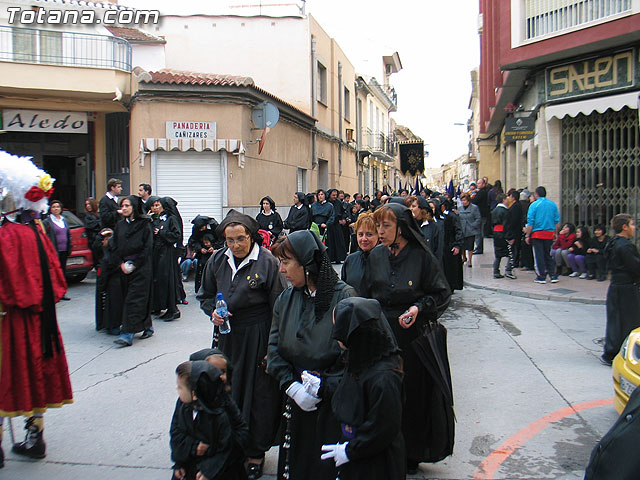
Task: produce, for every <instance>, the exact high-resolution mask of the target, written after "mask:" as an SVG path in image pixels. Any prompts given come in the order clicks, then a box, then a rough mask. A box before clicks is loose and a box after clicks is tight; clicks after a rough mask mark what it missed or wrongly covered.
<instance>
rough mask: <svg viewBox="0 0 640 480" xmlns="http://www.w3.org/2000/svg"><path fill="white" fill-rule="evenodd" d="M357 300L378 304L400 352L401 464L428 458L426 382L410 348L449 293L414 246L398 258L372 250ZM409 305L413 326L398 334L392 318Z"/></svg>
mask: <svg viewBox="0 0 640 480" xmlns="http://www.w3.org/2000/svg"><path fill="white" fill-rule="evenodd" d="M360 294H361V295H362V296H363V297H367V298H375V299H376V300H378V301H379V302H380V305H381V306H382V309H383V311H384V314H385V316H386V318H387V321H388V322H389V326H390V327H391V330H392V331H393V333H394V334H395V337H396V340H397V342H398V345H399V347H400V349H401V350H402V354H401V355H402V359H403V362H404V373H405V375H404V388H405V393H406V401H405V405H404V410H403V415H402V433H403V436H404V441H405V446H406V450H407V458H408V459H410V460H412V461H417V462H419V461H423V460H426V459H428V458H429V456H430V454H429V448H430V446H429V443H428V440H427V438H426V433H425V432H426V431H428V427H429V415H428V411H429V401H428V399H429V391H428V389H429V385H431V384H432V381H431V378H430V376H429V374H428V372H427V370H426V369H425V367H424V366H423V364H422V363H421V361H420V359H419V357H418V356H417V354H416V353H415V350H414V349H413V347H412V346H411V342H412V341H413V340H414V339H415V338H416V337H417V336H419V335H421V333H422V331H423V328H424V325H425V324H426V323H427V322H428V321H429V320H434V319H437V318H438V317H439V316H440V315H441V314H442V313H443V312H444V311H445V310H446V308H447V307H448V305H449V301H450V299H451V292H450V290H449V286H448V284H447V280H446V278H445V276H444V274H443V273H442V269H441V268H440V265H439V264H438V261H437V259H436V258H435V256H434V255H433V254H432V253H431V252H427V251H426V250H425V249H424V248H422V247H421V246H419V245H416V244H414V243H409V244H407V245H406V246H405V247H404V248H403V249H402V250H401V251H400V252H399V253H398V255H393V254H392V253H391V252H390V251H389V249H388V248H387V247H385V246H384V245H378V246H377V247H375V248H374V249H373V250H371V254H370V255H369V262H368V264H367V268H366V271H365V281H364V288H363V291H362V292H360ZM412 305H415V306H417V307H418V310H419V313H418V318H417V319H416V322H415V323H414V324H413V325H412V326H411V327H410V328H407V329H405V328H402V327H401V326H400V325H399V323H398V317H399V316H400V315H402V314H403V313H404V312H405V311H406V310H407V309H409V308H410V307H411V306H412Z"/></svg>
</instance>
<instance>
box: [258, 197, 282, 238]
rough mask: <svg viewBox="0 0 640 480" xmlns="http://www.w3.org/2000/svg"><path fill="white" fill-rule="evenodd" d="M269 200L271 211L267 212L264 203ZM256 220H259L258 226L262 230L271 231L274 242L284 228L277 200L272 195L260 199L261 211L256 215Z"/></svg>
mask: <svg viewBox="0 0 640 480" xmlns="http://www.w3.org/2000/svg"><path fill="white" fill-rule="evenodd" d="M265 202H267V203H268V204H269V213H266V211H265V209H264V203H265ZM256 221H257V222H258V226H259V227H260V228H261V229H262V230H266V231H267V232H269V233H271V241H272V243H273V242H275V241H276V240H277V238H278V237H279V236H280V233H281V232H282V229H283V228H284V225H283V223H282V218H281V217H280V214H279V213H278V212H277V211H276V202H274V201H273V199H272V198H271V197H268V196H267V197H262V199H261V200H260V213H258V215H257V216H256Z"/></svg>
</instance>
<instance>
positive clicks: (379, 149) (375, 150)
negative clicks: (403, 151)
mask: <svg viewBox="0 0 640 480" xmlns="http://www.w3.org/2000/svg"><path fill="white" fill-rule="evenodd" d="M361 141H362V143H361V146H360V149H361V150H367V151H369V152H371V153H372V154H384V155H388V156H389V157H393V156H394V155H395V153H396V142H395V140H394V139H393V138H390V137H388V136H387V135H385V134H384V133H380V132H378V133H375V132H373V131H371V130H370V129H368V128H363V129H362V132H361Z"/></svg>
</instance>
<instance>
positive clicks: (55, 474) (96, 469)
mask: <svg viewBox="0 0 640 480" xmlns="http://www.w3.org/2000/svg"><path fill="white" fill-rule="evenodd" d="M94 288H95V283H94V280H93V279H91V278H89V279H87V280H85V281H83V282H82V283H80V284H78V285H72V286H71V288H70V291H69V296H70V297H71V299H72V300H71V301H70V302H61V303H60V304H59V305H58V321H59V324H60V328H61V330H62V333H63V337H64V343H65V348H66V352H67V358H68V362H69V370H70V373H71V380H72V384H73V391H74V397H75V403H74V404H72V405H69V406H65V407H63V408H61V409H52V410H50V411H49V412H47V414H46V415H45V440H46V442H47V458H46V459H44V460H41V461H29V460H24V459H21V458H18V457H16V456H15V455H13V454H12V453H11V452H10V451H9V450H10V448H9V445H10V436H9V432H8V425H7V422H5V434H4V442H3V447H4V450H5V453H6V455H7V459H6V466H5V468H4V469H2V470H0V479H12V480H13V479H16V480H18V479H20V480H32V479H33V480H35V479H38V480H40V479H47V480H62V479H65V480H68V479H85V478H91V479H92V480H103V479H105V480H106V479H114V478H115V479H126V480H128V479H132V480H133V479H136V480H147V479H149V480H150V479H154V480H155V479H167V480H168V479H169V478H171V477H170V476H171V471H170V465H171V461H170V454H169V434H168V429H169V423H170V420H171V415H172V412H173V408H174V405H175V401H176V398H177V393H176V390H175V375H174V370H175V367H176V366H177V365H178V364H179V363H180V362H182V361H184V360H186V359H187V357H188V355H189V354H190V353H191V352H193V351H196V350H198V349H200V348H203V347H207V346H209V345H210V338H211V323H210V322H209V321H208V319H207V318H206V317H205V316H204V314H203V313H202V312H201V311H200V309H199V306H198V304H197V302H196V301H195V297H194V295H193V282H192V281H191V282H189V283H188V284H187V285H186V288H187V290H188V293H189V296H188V300H189V302H190V303H189V305H183V306H181V311H182V318H181V319H179V320H177V321H174V322H170V323H164V322H156V324H155V328H156V334H155V335H154V336H153V337H152V338H150V339H147V340H136V341H135V342H134V345H133V346H132V347H129V348H118V347H117V346H116V345H114V344H113V338H114V337H111V336H108V335H106V334H104V333H98V332H96V331H95V328H94V313H93V308H94V299H93V296H94ZM604 318H605V310H604V306H594V305H581V304H570V303H556V302H551V301H539V300H528V299H523V298H518V297H513V296H508V295H501V294H498V293H490V292H487V291H481V290H474V289H466V290H465V291H464V292H462V293H460V292H458V293H456V294H455V295H454V300H453V303H452V305H451V308H450V309H449V310H448V312H446V314H445V316H444V317H443V319H442V320H443V323H444V325H445V326H446V327H447V329H448V332H449V341H448V345H449V357H450V362H451V370H452V376H453V384H454V396H455V403H456V416H457V424H456V444H455V450H454V455H453V456H451V457H449V458H448V459H446V460H444V461H442V462H440V463H438V464H435V465H431V464H422V465H421V470H420V473H419V474H418V475H417V476H415V477H413V478H430V479H507V478H509V479H580V478H582V477H583V475H584V468H585V465H586V463H587V461H588V458H589V454H590V452H591V449H592V448H593V446H594V444H595V443H596V442H597V441H598V440H599V438H600V437H601V436H602V435H603V434H604V433H605V432H606V431H607V430H608V429H609V427H610V426H611V425H612V424H613V422H614V421H615V419H616V417H617V414H616V412H615V410H614V408H613V406H612V405H611V404H610V399H611V397H612V391H613V387H612V381H611V372H610V369H609V368H607V367H604V366H602V365H601V364H600V363H599V362H598V356H599V355H600V350H601V347H600V345H599V344H598V339H600V338H601V337H602V336H603V332H604ZM13 430H14V432H15V435H16V438H17V439H18V438H19V439H22V437H23V430H22V421H21V420H20V419H14V421H13ZM276 456H277V451H276V449H275V448H274V449H272V450H271V451H270V452H269V454H268V456H267V464H266V468H265V472H266V475H265V476H264V478H265V479H273V478H275V477H274V476H273V475H274V472H275V461H276Z"/></svg>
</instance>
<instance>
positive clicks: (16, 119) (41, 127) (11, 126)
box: [2, 108, 88, 133]
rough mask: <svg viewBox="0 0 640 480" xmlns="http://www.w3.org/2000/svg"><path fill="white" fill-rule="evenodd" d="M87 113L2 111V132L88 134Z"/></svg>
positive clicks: (6, 109)
mask: <svg viewBox="0 0 640 480" xmlns="http://www.w3.org/2000/svg"><path fill="white" fill-rule="evenodd" d="M87 121H88V119H87V113H86V112H55V111H51V110H13V109H8V108H5V109H3V110H2V130H5V131H7V132H42V133H87Z"/></svg>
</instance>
